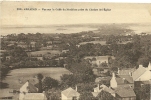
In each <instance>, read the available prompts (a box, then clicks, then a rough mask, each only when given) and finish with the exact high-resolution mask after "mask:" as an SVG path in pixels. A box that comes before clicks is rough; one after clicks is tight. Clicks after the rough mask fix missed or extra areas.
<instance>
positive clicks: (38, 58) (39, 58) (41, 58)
mask: <svg viewBox="0 0 151 100" xmlns="http://www.w3.org/2000/svg"><path fill="white" fill-rule="evenodd" d="M31 58H35V59H37V60H43V57H31Z"/></svg>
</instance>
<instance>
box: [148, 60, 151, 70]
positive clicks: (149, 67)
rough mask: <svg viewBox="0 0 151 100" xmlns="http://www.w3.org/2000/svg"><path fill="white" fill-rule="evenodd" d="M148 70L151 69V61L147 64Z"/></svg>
mask: <svg viewBox="0 0 151 100" xmlns="http://www.w3.org/2000/svg"><path fill="white" fill-rule="evenodd" d="M148 70H151V63H150V62H149V64H148Z"/></svg>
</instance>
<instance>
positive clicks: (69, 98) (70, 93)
mask: <svg viewBox="0 0 151 100" xmlns="http://www.w3.org/2000/svg"><path fill="white" fill-rule="evenodd" d="M79 97H80V93H78V92H77V88H76V90H74V89H72V88H71V87H69V88H68V89H66V90H64V91H62V92H61V100H79Z"/></svg>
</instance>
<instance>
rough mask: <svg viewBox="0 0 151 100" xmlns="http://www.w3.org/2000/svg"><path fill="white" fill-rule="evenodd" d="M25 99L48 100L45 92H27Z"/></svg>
mask: <svg viewBox="0 0 151 100" xmlns="http://www.w3.org/2000/svg"><path fill="white" fill-rule="evenodd" d="M24 100H46V96H45V94H44V93H27V94H26V95H25V97H24Z"/></svg>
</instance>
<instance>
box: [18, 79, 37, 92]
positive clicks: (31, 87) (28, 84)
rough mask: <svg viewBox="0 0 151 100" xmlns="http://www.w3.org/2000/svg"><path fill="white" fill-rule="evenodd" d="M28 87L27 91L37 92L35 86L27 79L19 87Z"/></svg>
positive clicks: (24, 88) (23, 88)
mask: <svg viewBox="0 0 151 100" xmlns="http://www.w3.org/2000/svg"><path fill="white" fill-rule="evenodd" d="M27 88H28V93H37V92H38V91H37V88H36V87H35V86H34V85H33V84H31V83H30V82H29V81H27V82H26V83H25V84H24V85H23V86H22V87H21V88H20V89H22V90H26V89H27Z"/></svg>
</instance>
